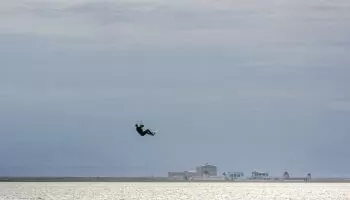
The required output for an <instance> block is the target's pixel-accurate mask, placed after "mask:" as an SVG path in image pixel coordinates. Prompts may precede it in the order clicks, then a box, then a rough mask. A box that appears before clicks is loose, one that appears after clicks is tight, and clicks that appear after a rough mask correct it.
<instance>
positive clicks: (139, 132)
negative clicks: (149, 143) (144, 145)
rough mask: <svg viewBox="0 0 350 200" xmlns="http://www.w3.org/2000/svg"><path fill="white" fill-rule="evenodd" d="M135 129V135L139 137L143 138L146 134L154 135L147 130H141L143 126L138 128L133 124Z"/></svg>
mask: <svg viewBox="0 0 350 200" xmlns="http://www.w3.org/2000/svg"><path fill="white" fill-rule="evenodd" d="M135 127H136V131H137V133H138V134H140V135H141V136H145V135H146V134H148V135H152V136H154V135H155V133H153V132H152V131H150V130H149V129H146V130H143V127H145V126H144V125H143V124H141V125H140V126H139V125H137V124H135Z"/></svg>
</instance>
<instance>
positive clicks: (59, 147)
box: [0, 0, 350, 176]
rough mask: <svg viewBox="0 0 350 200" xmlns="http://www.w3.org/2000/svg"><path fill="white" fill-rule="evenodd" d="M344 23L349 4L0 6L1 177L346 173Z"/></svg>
mask: <svg viewBox="0 0 350 200" xmlns="http://www.w3.org/2000/svg"><path fill="white" fill-rule="evenodd" d="M349 21H350V2H349V1H348V0H334V1H325V0H309V1H307V2H306V1H304V0H293V1H292V0H289V1H287V0H278V1H275V0H265V1H257V0H256V1H253V0H248V1H247V0H238V1H232V0H216V1H214V0H177V1H164V0H120V1H107V0H102V1H101V0H98V1H97V0H75V1H72V0H49V1H48V0H32V1H29V0H27V1H26V0H12V1H1V2H0V57H1V59H0V62H1V65H0V134H1V140H0V161H1V162H0V163H1V164H0V175H76V176H80V175H92V176H94V175H135V176H137V175H152V174H153V175H166V173H167V171H174V170H188V169H193V168H194V167H195V166H197V165H200V164H203V163H206V162H209V163H211V164H216V165H218V167H219V170H220V172H223V171H244V172H245V173H248V174H249V173H250V172H251V171H252V170H254V169H257V170H262V171H268V172H270V173H271V174H273V175H281V174H282V173H283V171H284V170H288V171H290V172H291V174H292V175H304V174H305V173H307V172H312V173H313V174H314V175H315V176H350V171H349V169H350V160H349V155H350V148H349V147H348V145H349V141H350V135H349V132H350V123H349V122H350V68H349V64H350V54H349V52H350V38H349V35H350V24H349ZM137 120H143V122H144V123H145V125H146V126H147V127H150V128H153V129H159V130H160V132H159V133H158V135H157V136H156V137H139V136H138V135H137V134H136V132H135V130H134V127H133V125H134V123H135V122H136V121H137Z"/></svg>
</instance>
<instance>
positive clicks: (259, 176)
mask: <svg viewBox="0 0 350 200" xmlns="http://www.w3.org/2000/svg"><path fill="white" fill-rule="evenodd" d="M251 178H252V179H254V180H256V179H257V180H267V179H270V178H269V173H268V172H258V171H253V172H252V177H251Z"/></svg>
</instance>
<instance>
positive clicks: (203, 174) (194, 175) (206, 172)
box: [168, 163, 218, 180]
mask: <svg viewBox="0 0 350 200" xmlns="http://www.w3.org/2000/svg"><path fill="white" fill-rule="evenodd" d="M217 173H218V172H217V167H216V166H215V165H209V164H208V163H206V164H205V165H202V166H198V167H196V171H183V172H168V177H169V178H172V179H180V180H192V179H203V178H204V179H206V178H211V177H217Z"/></svg>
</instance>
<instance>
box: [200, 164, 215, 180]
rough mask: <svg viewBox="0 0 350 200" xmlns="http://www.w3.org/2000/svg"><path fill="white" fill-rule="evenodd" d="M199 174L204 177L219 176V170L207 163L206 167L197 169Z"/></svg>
mask: <svg viewBox="0 0 350 200" xmlns="http://www.w3.org/2000/svg"><path fill="white" fill-rule="evenodd" d="M196 171H197V173H198V174H199V175H200V176H202V177H210V176H217V175H218V170H217V167H216V166H215V165H209V164H208V163H206V164H205V165H202V166H199V167H196Z"/></svg>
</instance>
